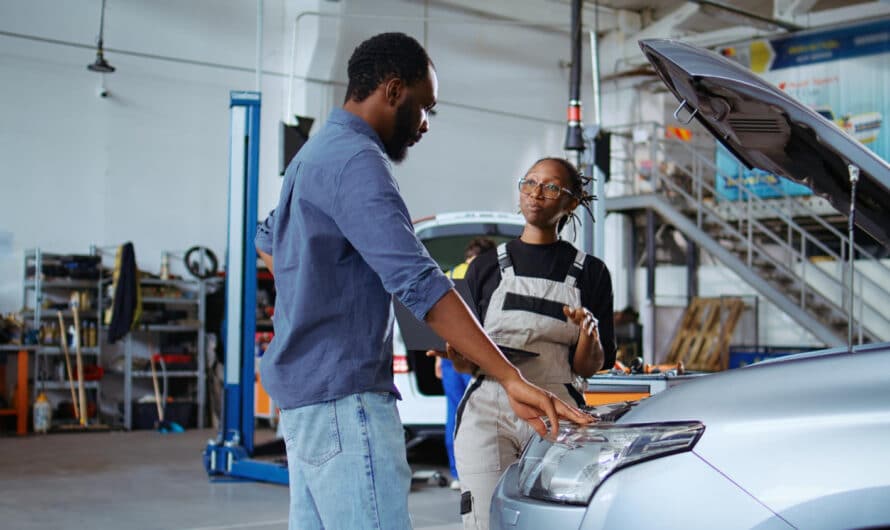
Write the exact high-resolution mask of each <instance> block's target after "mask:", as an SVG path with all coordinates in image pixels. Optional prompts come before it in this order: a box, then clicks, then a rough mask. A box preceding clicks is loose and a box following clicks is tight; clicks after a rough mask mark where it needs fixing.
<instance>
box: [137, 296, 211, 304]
mask: <svg viewBox="0 0 890 530" xmlns="http://www.w3.org/2000/svg"><path fill="white" fill-rule="evenodd" d="M142 303H143V304H171V305H173V304H179V305H198V300H197V299H196V298H174V297H172V296H143V297H142Z"/></svg>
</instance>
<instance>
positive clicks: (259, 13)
mask: <svg viewBox="0 0 890 530" xmlns="http://www.w3.org/2000/svg"><path fill="white" fill-rule="evenodd" d="M262 82H263V0H256V91H257V92H262Z"/></svg>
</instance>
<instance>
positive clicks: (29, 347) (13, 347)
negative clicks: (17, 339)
mask: <svg viewBox="0 0 890 530" xmlns="http://www.w3.org/2000/svg"><path fill="white" fill-rule="evenodd" d="M39 349H41V348H40V346H39V345H37V344H0V352H13V353H17V352H20V351H37V350H39Z"/></svg>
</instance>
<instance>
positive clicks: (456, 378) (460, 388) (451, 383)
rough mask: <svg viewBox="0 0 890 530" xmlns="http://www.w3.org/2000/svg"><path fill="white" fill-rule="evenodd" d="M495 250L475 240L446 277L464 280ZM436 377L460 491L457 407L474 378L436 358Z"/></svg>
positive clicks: (456, 486) (450, 459)
mask: <svg viewBox="0 0 890 530" xmlns="http://www.w3.org/2000/svg"><path fill="white" fill-rule="evenodd" d="M493 248H494V241H492V240H491V239H489V238H487V237H476V238H473V239H472V240H471V241H470V242H469V243H468V244H467V248H466V250H464V262H463V263H461V264H459V265H457V266H456V267H454V268H453V269H451V270H450V271H448V272H446V273H445V275H446V276H448V277H449V278H451V279H452V280H463V279H464V277H465V276H466V274H467V268H468V267H469V266H470V262H472V261H473V259H475V258H476V256H478V255H479V254H481V253H482V252H485V251H487V250H490V249H493ZM436 377H438V378H439V379H441V380H442V388H443V389H444V390H445V400H446V402H447V405H446V412H445V414H446V415H445V450H446V452H447V453H448V466H449V467H450V469H451V489H453V490H456V489H460V482H459V481H458V474H457V467H456V466H455V464H454V420H455V417H456V415H457V407H458V405H459V404H460V400H461V398H462V397H464V391H465V390H466V389H467V385H469V384H470V379H471V378H472V376H471V375H470V374H463V373H460V372H458V371H457V370H455V369H454V365H453V364H452V363H451V361H449V360H448V359H443V358H442V357H436Z"/></svg>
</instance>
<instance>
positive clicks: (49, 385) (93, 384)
mask: <svg viewBox="0 0 890 530" xmlns="http://www.w3.org/2000/svg"><path fill="white" fill-rule="evenodd" d="M35 385H36V386H37V388H39V389H44V388H45V389H47V390H68V389H69V388H70V383H69V382H68V381H45V380H44V381H38V382H37V383H35ZM77 386H78V384H77V381H74V388H77ZM83 387H84V388H85V389H88V390H96V389H98V388H99V382H98V381H84V382H83Z"/></svg>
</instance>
